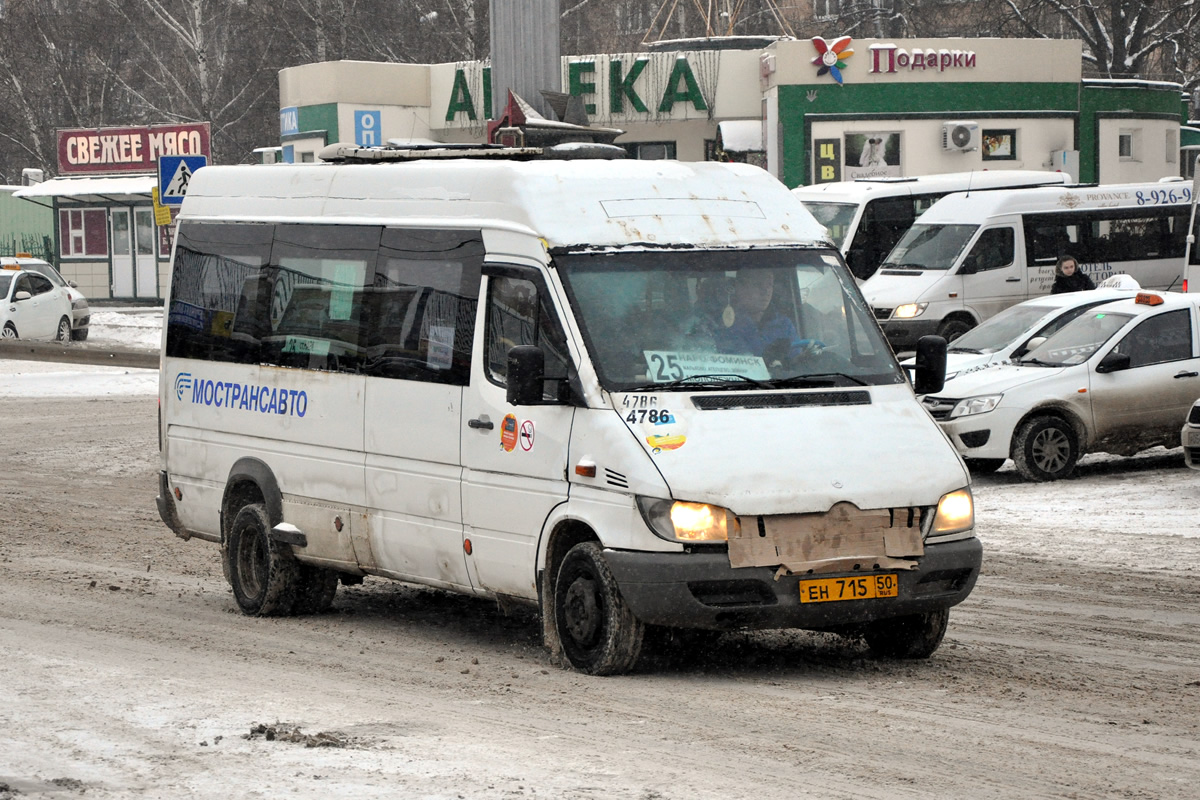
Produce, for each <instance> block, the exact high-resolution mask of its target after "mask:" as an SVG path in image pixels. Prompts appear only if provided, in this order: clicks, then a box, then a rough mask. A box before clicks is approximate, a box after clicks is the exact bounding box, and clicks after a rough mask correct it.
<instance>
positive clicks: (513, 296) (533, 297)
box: [485, 275, 570, 388]
mask: <svg viewBox="0 0 1200 800" xmlns="http://www.w3.org/2000/svg"><path fill="white" fill-rule="evenodd" d="M517 345H537V346H538V347H540V348H541V349H542V353H543V355H545V357H546V370H545V376H546V379H547V381H551V380H557V381H559V382H561V381H562V380H563V379H565V378H566V377H567V366H568V364H570V355H569V354H568V352H567V345H566V337H565V336H564V335H563V333H562V327H561V326H560V325H559V322H558V317H557V316H556V315H555V313H554V309H553V307H552V306H551V305H550V302H549V298H548V296H547V293H546V291H545V287H544V285H543V284H542V283H541V281H540V280H538V281H534V280H532V279H529V278H519V277H512V276H507V275H493V276H491V277H490V278H489V279H488V308H487V344H486V347H487V352H486V354H485V358H486V361H485V367H486V369H487V376H488V379H489V380H490V381H491V382H492V383H494V384H496V385H497V386H507V385H508V351H509V350H511V349H512V348H513V347H516V346H517ZM550 385H551V386H552V385H553V384H550ZM548 388H549V387H548Z"/></svg>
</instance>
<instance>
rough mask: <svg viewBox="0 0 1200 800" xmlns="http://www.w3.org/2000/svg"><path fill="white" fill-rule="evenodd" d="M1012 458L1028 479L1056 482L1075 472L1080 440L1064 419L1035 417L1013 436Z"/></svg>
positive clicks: (1027, 421)
mask: <svg viewBox="0 0 1200 800" xmlns="http://www.w3.org/2000/svg"><path fill="white" fill-rule="evenodd" d="M1012 458H1013V463H1014V464H1015V465H1016V467H1017V472H1019V473H1021V476H1022V477H1024V478H1025V479H1026V480H1030V481H1056V480H1059V479H1060V478H1066V477H1068V476H1070V474H1071V473H1072V472H1074V471H1075V462H1076V461H1078V460H1079V439H1078V437H1077V436H1076V435H1075V429H1074V428H1073V427H1071V423H1069V422H1067V421H1066V420H1064V419H1059V418H1058V417H1034V418H1033V419H1030V420H1026V421H1025V422H1024V423H1022V424H1021V427H1019V428H1017V432H1016V434H1014V435H1013V446H1012Z"/></svg>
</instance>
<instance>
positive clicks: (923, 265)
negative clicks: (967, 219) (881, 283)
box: [880, 223, 979, 270]
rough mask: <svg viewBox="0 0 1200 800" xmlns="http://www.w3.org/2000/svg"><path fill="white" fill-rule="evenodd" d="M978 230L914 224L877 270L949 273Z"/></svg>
mask: <svg viewBox="0 0 1200 800" xmlns="http://www.w3.org/2000/svg"><path fill="white" fill-rule="evenodd" d="M978 227H979V226H978V225H922V224H921V223H917V224H915V225H913V226H912V227H911V228H909V229H908V231H907V232H905V234H904V236H903V237H902V238H901V239H900V241H899V242H898V243H897V244H896V246H895V247H893V248H892V252H891V254H890V255H889V256H888V257H887V260H886V261H884V262H883V264H882V265H881V266H880V269H889V268H891V269H941V270H946V269H950V268H951V267H953V266H954V262H955V261H957V260H958V256H959V254H960V253H962V251H963V248H965V247H966V246H967V242H969V241H971V237H972V236H974V235H975V231H976V229H978Z"/></svg>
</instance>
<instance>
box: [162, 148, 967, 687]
mask: <svg viewBox="0 0 1200 800" xmlns="http://www.w3.org/2000/svg"><path fill="white" fill-rule="evenodd" d="M594 150H595V151H596V153H597V154H604V155H607V154H608V153H610V152H612V150H611V148H607V147H596V148H594ZM588 152H590V151H587V150H586V149H584V150H581V148H580V146H577V145H576V146H571V145H565V146H560V147H557V148H547V149H546V150H545V151H543V150H540V149H519V150H508V151H505V150H493V149H479V150H477V151H475V152H472V151H470V150H467V149H463V150H460V149H446V150H443V151H440V152H439V151H437V150H430V149H414V150H406V149H402V148H382V149H375V148H371V149H360V148H355V147H353V146H331V147H330V148H328V149H327V151H326V152H325V153H323V154H322V158H323V159H325V160H327V161H334V162H336V163H324V164H307V165H286V166H279V165H274V166H270V167H258V166H242V167H222V166H210V167H206V168H205V169H203V170H198V171H197V172H196V174H195V176H194V178H193V179H192V182H191V184H190V185H189V187H188V193H187V197H186V199H185V201H184V203H183V207H182V210H181V213H180V215H179V228H178V234H177V239H176V244H175V250H174V254H173V264H172V274H171V283H170V295H169V300H168V301H167V311H166V324H165V325H164V341H163V357H162V369H161V395H160V396H161V437H162V438H161V457H162V472H161V476H160V494H159V497H158V505H159V512H160V514H161V516H162V518H163V521H164V522H165V523H166V524H167V525H168V526H169V527H170V528H171V529H172V530H174V531H175V533H176V534H177V535H179V536H180V537H181V538H184V539H188V538H192V537H195V538H199V539H205V540H209V541H212V542H217V543H219V544H220V545H221V548H222V554H223V564H224V568H225V571H226V575H227V577H228V579H229V582H230V584H231V586H232V588H233V593H234V597H235V599H236V602H237V604H238V606H239V607H240V608H241V609H242V611H243V612H245V613H247V614H252V615H281V614H294V613H305V612H316V611H321V610H324V609H326V608H328V607H329V605H330V603H331V601H332V600H333V597H334V593H335V591H336V589H337V587H338V583H339V581H340V582H341V583H343V584H345V583H353V582H360V581H361V580H362V578H363V576H367V575H371V576H380V577H385V578H391V579H397V580H403V581H409V582H415V583H420V584H426V585H429V586H434V587H439V588H442V589H447V590H451V591H455V592H461V593H466V594H472V595H477V596H481V597H487V598H493V599H495V600H497V601H499V602H501V603H502V604H504V605H508V604H511V603H513V602H517V603H527V604H530V605H531V606H534V607H536V608H537V609H539V611H540V613H541V616H542V620H543V623H544V625H543V628H544V634H545V638H546V642H547V645H548V646H549V647H550V648H551V651H552V652H554V653H555V654H557V655H561V656H562V657H564V658H565V660H566V662H568V663H569V664H570V665H571V666H573V667H574V668H576V669H579V670H582V671H585V672H589V673H593V674H610V673H616V672H621V671H625V670H628V669H630V668H631V667H632V666H633V664H634V663H635V661H636V660H637V658H638V654H639V650H640V648H641V645H642V641H643V635H644V633H645V631H646V628H647V626H664V627H673V628H698V629H709V630H734V629H754V628H789V627H795V628H809V629H820V630H832V631H837V632H840V633H844V634H847V635H854V636H863V637H864V638H865V639H866V641H867V643H868V645H869V646H870V647H871V648H872V649H873V650H874V651H875V652H877V653H880V654H886V655H893V656H899V657H926V656H928V655H930V654H931V653H932V652H933V651H934V650H935V649H936V648H937V646H938V644H939V642H940V641H941V638H942V635H943V633H944V631H945V628H946V622H947V618H948V609H949V608H950V607H951V606H953V605H955V604H956V603H959V602H961V601H962V600H963V599H965V598H966V597H967V595H968V593H969V592H970V591H971V589H972V587H973V586H974V584H975V580H976V578H977V576H978V574H979V568H980V561H981V554H982V548H981V546H980V544H979V542H978V540H977V539H976V538H975V537H974V512H973V504H972V499H971V491H970V487H969V475H968V473H967V471H966V469H965V467H964V465H963V463H962V461H961V459H960V458H959V457H958V456H957V454H956V453H955V451H954V449H953V447H952V446H951V445H950V443H949V442H948V441H947V440H946V437H945V436H944V435H943V434H942V433H941V431H939V430H938V428H937V425H936V424H935V423H934V422H933V420H932V419H930V417H929V415H928V414H926V413H924V412H923V411H921V410H920V408H919V406H918V404H917V400H916V397H915V395H914V390H913V387H912V386H910V384H909V380H908V378H907V377H906V375H905V374H904V372H903V371H902V370H901V368H900V367H899V365H898V364H897V363H896V361H895V359H894V357H893V355H892V353H891V350H890V348H889V347H888V346H887V342H886V341H885V340H884V338H883V336H882V335H881V334H880V332H879V328H878V326H877V325H876V324H875V323H874V321H873V320H872V319H871V316H870V311H869V309H868V308H867V306H866V304H865V303H864V302H863V300H862V297H861V295H860V294H859V292H858V290H857V287H856V285H855V283H854V281H853V279H852V278H851V277H850V275H849V273H848V272H847V271H846V268H845V265H844V262H843V261H842V259H841V256H840V255H839V254H838V252H837V251H836V250H835V249H834V248H833V247H832V246H831V245H830V244H829V242H828V239H827V238H826V236H825V232H824V230H823V229H822V228H821V226H820V225H819V224H817V223H816V221H815V220H813V218H812V217H811V215H809V214H808V212H806V211H805V210H804V207H803V206H802V205H801V204H800V203H799V201H797V200H796V199H795V198H794V197H793V196H792V195H791V194H790V193H789V192H788V190H787V189H786V188H785V187H784V186H783V185H782V184H781V183H779V182H778V181H777V180H776V179H774V178H772V177H771V176H770V175H768V174H767V173H766V172H764V171H762V170H760V169H758V168H756V167H751V166H746V165H737V164H715V163H688V164H684V163H677V162H672V161H621V160H601V159H596V158H581V157H580V156H581V153H588ZM469 156H474V157H469ZM556 156H564V157H566V160H562V159H556V158H555V157H556ZM365 162H375V163H365ZM922 352H923V355H924V357H925V361H924V362H923V366H921V367H919V368H918V369H917V370H916V376H915V383H916V385H917V388H918V389H919V390H923V391H926V392H928V391H936V387H940V385H941V376H942V374H944V360H945V357H944V353H945V345H944V343H941V342H938V341H936V340H933V341H928V342H926V343H925V345H924V349H923V351H922ZM914 465H919V469H914Z"/></svg>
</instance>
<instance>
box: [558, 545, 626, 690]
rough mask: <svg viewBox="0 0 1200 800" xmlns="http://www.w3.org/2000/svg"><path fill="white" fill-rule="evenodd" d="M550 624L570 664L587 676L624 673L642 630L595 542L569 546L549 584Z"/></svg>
mask: <svg viewBox="0 0 1200 800" xmlns="http://www.w3.org/2000/svg"><path fill="white" fill-rule="evenodd" d="M554 624H555V628H556V629H557V631H558V637H559V640H560V641H561V642H562V648H563V654H564V655H565V656H566V658H567V661H568V662H570V664H571V666H572V667H574V668H575V669H577V670H579V671H580V672H586V673H588V674H590V675H615V674H618V673H621V672H628V671H629V670H630V669H632V668H633V665H634V663H636V662H637V659H638V655H639V654H640V653H641V649H642V639H643V637H644V635H645V626H644V625H643V624H642V622H641V620H639V619H638V618H637V617H635V616H634V615H633V612H632V611H630V610H629V607H628V606H627V605H626V604H625V600H624V598H622V597H621V592H620V591H619V590H618V588H617V581H616V579H615V578H614V577H613V574H612V571H611V570H610V569H609V568H608V562H607V561H605V559H604V552H603V550H602V549H601V547H600V545H599V544H598V543H597V542H582V543H580V544H577V545H575V546H574V547H572V548H571V549H570V550H569V551H568V552H567V555H566V557H565V558H563V561H562V565H561V566H560V567H559V568H558V580H557V582H556V583H555V585H554Z"/></svg>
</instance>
